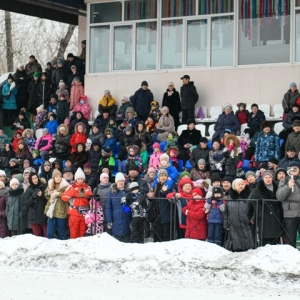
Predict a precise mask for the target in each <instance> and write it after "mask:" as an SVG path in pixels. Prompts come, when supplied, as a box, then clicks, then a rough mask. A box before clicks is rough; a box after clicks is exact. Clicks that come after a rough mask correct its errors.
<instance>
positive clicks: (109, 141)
mask: <svg viewBox="0 0 300 300" xmlns="http://www.w3.org/2000/svg"><path fill="white" fill-rule="evenodd" d="M105 135H106V139H105V142H104V144H103V148H107V147H109V148H110V149H111V151H112V152H113V153H114V151H115V147H116V143H117V140H116V138H115V137H114V129H113V128H107V129H106V130H105Z"/></svg>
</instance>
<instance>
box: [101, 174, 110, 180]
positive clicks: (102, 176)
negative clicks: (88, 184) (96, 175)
mask: <svg viewBox="0 0 300 300" xmlns="http://www.w3.org/2000/svg"><path fill="white" fill-rule="evenodd" d="M104 178H109V176H108V174H107V173H101V175H100V181H101V180H102V179H104Z"/></svg>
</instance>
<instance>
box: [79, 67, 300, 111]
mask: <svg viewBox="0 0 300 300" xmlns="http://www.w3.org/2000/svg"><path fill="white" fill-rule="evenodd" d="M299 72H300V65H297V66H295V65H294V66H277V67H274V66H272V67H252V68H251V67H249V68H234V69H226V70H224V69H223V70H216V69H214V70H213V69H210V70H192V71H180V72H179V71H178V72H177V71H176V72H174V71H172V72H156V73H132V74H128V73H127V74H124V73H119V74H105V75H103V74H101V75H97V76H96V75H87V76H86V77H85V94H86V95H87V96H88V98H89V103H90V105H91V106H92V109H93V112H94V111H95V110H97V107H98V103H99V100H100V98H101V97H102V96H103V92H104V90H105V89H109V90H110V91H111V93H112V95H113V96H114V97H115V99H116V100H117V101H118V103H120V100H121V97H122V96H123V95H124V96H127V97H128V96H131V95H133V93H134V92H135V91H136V90H137V89H138V88H140V84H141V82H142V81H143V80H146V81H148V84H149V88H150V89H151V91H152V92H153V94H154V99H155V100H157V101H158V102H159V103H161V101H162V96H163V93H164V92H165V90H166V88H167V84H168V82H169V81H172V82H174V85H175V88H176V89H177V90H179V89H180V86H181V85H182V83H181V80H180V77H181V76H183V75H184V74H188V75H190V77H191V80H192V81H194V82H195V86H196V87H197V90H198V93H199V101H198V103H197V105H198V106H206V107H207V108H209V107H211V106H213V105H224V104H226V103H231V104H235V105H236V104H237V103H238V102H246V103H247V104H251V103H254V102H255V103H258V104H263V103H266V104H270V105H274V104H276V103H281V100H282V97H283V94H284V93H285V92H286V91H287V90H288V89H289V84H290V83H291V82H296V83H297V84H299V85H300V80H299Z"/></svg>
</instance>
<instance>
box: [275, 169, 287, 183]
mask: <svg viewBox="0 0 300 300" xmlns="http://www.w3.org/2000/svg"><path fill="white" fill-rule="evenodd" d="M280 172H283V173H284V174H285V176H287V175H288V174H287V172H286V169H284V168H277V169H276V171H275V180H277V175H278V174H279V173H280Z"/></svg>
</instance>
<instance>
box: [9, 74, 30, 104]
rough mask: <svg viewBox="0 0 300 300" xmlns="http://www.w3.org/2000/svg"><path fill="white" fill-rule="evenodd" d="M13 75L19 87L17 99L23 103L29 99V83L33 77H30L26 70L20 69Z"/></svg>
mask: <svg viewBox="0 0 300 300" xmlns="http://www.w3.org/2000/svg"><path fill="white" fill-rule="evenodd" d="M13 77H14V80H15V82H16V85H17V89H18V95H17V100H18V101H20V102H22V104H23V103H24V102H25V101H26V102H27V101H28V84H29V82H30V79H31V78H29V76H28V75H27V73H26V72H25V70H23V71H20V70H19V69H17V70H16V73H15V74H14V75H13ZM21 78H22V79H21Z"/></svg>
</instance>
